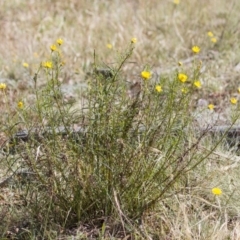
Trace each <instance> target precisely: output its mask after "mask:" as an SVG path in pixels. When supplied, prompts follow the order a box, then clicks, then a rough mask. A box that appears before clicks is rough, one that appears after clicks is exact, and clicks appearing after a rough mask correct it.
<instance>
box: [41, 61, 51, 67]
mask: <svg viewBox="0 0 240 240" xmlns="http://www.w3.org/2000/svg"><path fill="white" fill-rule="evenodd" d="M42 66H43V67H45V68H52V67H53V64H52V62H50V61H47V62H43V63H42Z"/></svg>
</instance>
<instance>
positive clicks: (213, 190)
mask: <svg viewBox="0 0 240 240" xmlns="http://www.w3.org/2000/svg"><path fill="white" fill-rule="evenodd" d="M212 194H214V195H221V194H222V190H221V189H220V188H213V189H212Z"/></svg>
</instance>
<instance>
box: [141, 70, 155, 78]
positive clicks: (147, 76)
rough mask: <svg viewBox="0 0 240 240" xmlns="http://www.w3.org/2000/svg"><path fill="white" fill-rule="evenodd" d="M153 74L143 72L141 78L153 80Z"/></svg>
mask: <svg viewBox="0 0 240 240" xmlns="http://www.w3.org/2000/svg"><path fill="white" fill-rule="evenodd" d="M151 76H152V74H151V73H150V72H149V71H142V72H141V77H142V78H143V79H145V80H148V79H149V78H151Z"/></svg>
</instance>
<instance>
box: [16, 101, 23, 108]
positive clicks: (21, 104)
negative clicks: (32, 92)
mask: <svg viewBox="0 0 240 240" xmlns="http://www.w3.org/2000/svg"><path fill="white" fill-rule="evenodd" d="M17 105H18V108H20V109H23V107H24V104H23V102H22V101H19V102H18V104H17Z"/></svg>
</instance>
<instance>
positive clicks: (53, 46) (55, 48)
mask: <svg viewBox="0 0 240 240" xmlns="http://www.w3.org/2000/svg"><path fill="white" fill-rule="evenodd" d="M50 49H51V50H52V51H53V52H54V51H57V46H56V45H55V44H53V45H51V46H50Z"/></svg>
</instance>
